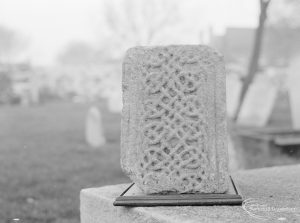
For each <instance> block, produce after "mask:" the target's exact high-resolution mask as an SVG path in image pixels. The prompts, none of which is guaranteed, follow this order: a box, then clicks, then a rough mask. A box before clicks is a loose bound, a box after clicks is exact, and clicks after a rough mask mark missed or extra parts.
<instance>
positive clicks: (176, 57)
mask: <svg viewBox="0 0 300 223" xmlns="http://www.w3.org/2000/svg"><path fill="white" fill-rule="evenodd" d="M198 63H199V58H197V57H196V56H194V55H192V54H191V55H188V54H182V53H180V54H179V53H176V52H170V51H169V50H168V49H167V48H166V49H164V50H162V51H161V52H160V53H159V54H158V55H151V56H149V60H148V62H147V63H146V64H144V65H143V68H142V75H143V78H142V84H141V88H143V92H144V95H143V98H144V104H143V117H142V122H143V123H142V126H143V128H142V133H141V134H143V141H142V148H143V154H142V156H143V157H142V159H141V161H140V163H139V166H140V170H141V175H142V178H143V179H145V181H147V178H151V177H153V173H155V174H156V175H157V174H158V175H159V176H161V177H165V176H172V177H171V178H172V179H177V182H180V183H182V187H183V188H182V190H186V191H189V190H195V191H196V190H197V188H201V183H202V182H203V180H204V179H205V176H206V173H205V170H206V168H205V167H206V166H207V165H208V158H207V152H206V151H207V146H206V145H207V140H208V139H207V135H208V133H207V131H208V130H207V128H208V126H207V122H206V117H207V115H206V113H205V112H206V110H205V109H204V104H203V96H202V95H203V88H204V82H205V80H206V77H205V72H204V73H202V72H201V70H200V68H199V66H197V65H198ZM191 188H192V189H191Z"/></svg>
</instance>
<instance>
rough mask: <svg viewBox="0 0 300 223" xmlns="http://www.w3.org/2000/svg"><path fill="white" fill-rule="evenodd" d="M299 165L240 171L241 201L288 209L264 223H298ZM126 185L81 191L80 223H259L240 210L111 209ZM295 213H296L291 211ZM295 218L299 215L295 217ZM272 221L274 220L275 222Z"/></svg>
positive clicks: (224, 208)
mask: <svg viewBox="0 0 300 223" xmlns="http://www.w3.org/2000/svg"><path fill="white" fill-rule="evenodd" d="M299 176H300V165H294V166H285V167H273V168H263V169H256V170H249V171H241V172H237V173H236V174H235V179H236V182H237V184H238V185H239V188H240V190H241V192H242V194H243V195H244V198H246V199H247V198H256V199H259V201H261V202H263V203H264V204H266V205H267V207H277V208H290V209H289V210H290V211H289V212H286V211H285V212H281V213H280V212H276V213H271V216H272V218H273V219H269V221H268V220H267V221H264V222H275V221H274V220H278V219H279V220H281V221H280V222H300V177H299ZM126 187H128V184H120V185H113V186H105V187H100V188H90V189H84V190H82V191H81V194H80V202H81V204H80V211H81V223H102V222H104V223H105V222H115V223H118V222H122V223H123V222H124V223H126V222H132V223H134V222H145V223H150V222H168V223H169V222H170V223H171V222H172V223H177V222H178V223H179V222H183V223H186V222H188V223H194V222H195V223H196V222H197V223H200V222H243V223H247V222H262V220H260V219H256V218H254V217H251V216H250V215H249V214H247V213H246V212H245V211H244V210H243V208H242V207H240V206H211V207H147V208H145V207H137V208H125V207H114V206H113V201H114V199H115V198H116V197H117V196H119V195H120V194H121V193H122V192H123V191H124V189H125V188H126ZM294 209H296V211H295V212H293V210H294ZM281 210H283V209H281ZM297 214H298V215H297ZM274 218H275V219H274Z"/></svg>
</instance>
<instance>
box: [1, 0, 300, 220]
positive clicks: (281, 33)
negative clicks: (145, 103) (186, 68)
mask: <svg viewBox="0 0 300 223" xmlns="http://www.w3.org/2000/svg"><path fill="white" fill-rule="evenodd" d="M169 44H207V45H210V46H213V47H215V48H216V49H218V50H219V51H220V52H221V53H222V54H223V55H224V56H225V61H226V69H227V77H226V78H227V111H228V132H229V134H228V148H229V158H230V169H231V171H236V170H240V169H253V168H260V167H269V166H276V165H291V164H296V163H300V131H299V129H300V2H299V1H297V0H276V1H275V0H227V1H217V0H189V1H183V0H150V1H149V0H51V1H50V0H22V1H21V0H0V207H1V208H0V222H6V223H8V222H22V223H23V222H30V223H34V222H39V223H40V222H45V223H46V222H47V223H58V222H59V223H71V222H72V223H73V222H79V191H80V189H82V188H86V187H98V186H103V185H106V184H117V183H125V182H129V179H128V178H127V177H126V176H125V175H124V174H123V173H122V171H121V168H120V164H119V158H120V157H119V151H120V145H119V143H120V115H121V109H122V95H121V74H122V58H123V56H124V53H125V51H126V50H127V49H128V48H130V47H133V46H136V45H169Z"/></svg>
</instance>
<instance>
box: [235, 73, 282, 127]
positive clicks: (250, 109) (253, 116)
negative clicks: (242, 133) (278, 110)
mask: <svg viewBox="0 0 300 223" xmlns="http://www.w3.org/2000/svg"><path fill="white" fill-rule="evenodd" d="M277 93H278V86H276V84H274V83H272V81H271V80H270V78H262V77H261V78H257V79H256V80H255V82H254V83H253V84H251V86H250V87H249V90H248V92H247V94H246V97H245V99H244V102H243V105H242V108H241V111H240V114H239V117H238V124H240V125H245V126H253V127H263V126H265V125H266V124H267V122H268V120H269V117H270V115H271V112H272V109H273V106H274V103H275V100H276V97H277Z"/></svg>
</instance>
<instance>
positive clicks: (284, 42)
mask: <svg viewBox="0 0 300 223" xmlns="http://www.w3.org/2000/svg"><path fill="white" fill-rule="evenodd" d="M254 36H255V29H253V28H234V27H230V28H227V29H226V31H225V34H224V35H223V36H217V35H213V36H212V37H211V43H210V44H211V45H212V46H214V47H215V48H217V49H218V50H219V51H220V52H222V54H223V55H224V56H225V60H226V62H227V63H238V64H240V65H242V66H246V67H247V66H248V63H249V59H250V56H251V53H252V49H253V41H254ZM299 39H300V29H299V28H298V29H290V28H271V27H269V28H266V29H265V33H264V39H263V44H262V54H261V60H260V61H261V63H260V64H261V65H262V66H287V65H288V63H289V61H290V59H291V58H292V57H293V56H294V55H296V54H300V41H299Z"/></svg>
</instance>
